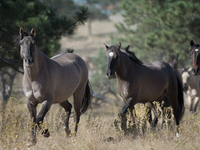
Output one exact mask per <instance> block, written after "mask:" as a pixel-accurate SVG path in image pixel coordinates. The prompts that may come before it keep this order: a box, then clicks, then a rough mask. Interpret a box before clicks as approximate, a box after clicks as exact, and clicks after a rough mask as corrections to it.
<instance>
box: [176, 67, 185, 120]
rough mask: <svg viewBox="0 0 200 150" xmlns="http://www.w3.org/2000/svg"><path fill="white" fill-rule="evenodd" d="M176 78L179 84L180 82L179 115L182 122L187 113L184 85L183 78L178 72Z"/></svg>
mask: <svg viewBox="0 0 200 150" xmlns="http://www.w3.org/2000/svg"><path fill="white" fill-rule="evenodd" d="M175 72H176V71H175ZM176 77H177V82H178V113H179V120H181V119H182V117H183V115H184V112H185V107H184V96H183V84H182V78H181V76H180V74H179V73H177V72H176Z"/></svg>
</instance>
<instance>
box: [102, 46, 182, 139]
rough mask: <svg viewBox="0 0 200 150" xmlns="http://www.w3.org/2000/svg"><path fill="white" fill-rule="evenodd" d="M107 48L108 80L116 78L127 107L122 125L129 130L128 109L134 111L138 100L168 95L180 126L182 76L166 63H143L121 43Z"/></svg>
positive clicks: (121, 114)
mask: <svg viewBox="0 0 200 150" xmlns="http://www.w3.org/2000/svg"><path fill="white" fill-rule="evenodd" d="M104 45H105V49H106V76H107V78H108V79H112V78H117V90H118V93H119V94H120V96H121V97H122V98H123V101H124V104H125V105H124V107H123V108H122V110H121V112H120V116H121V128H122V130H124V132H125V133H126V131H127V125H126V122H127V118H126V113H127V110H128V109H129V110H130V112H131V115H133V114H132V111H133V109H134V105H135V104H136V103H147V102H153V101H155V100H157V99H159V98H160V97H162V95H165V96H166V97H167V98H168V100H169V102H170V105H171V107H172V108H173V114H174V117H175V121H176V125H177V133H176V135H177V136H179V124H180V120H181V118H182V116H183V114H184V110H185V109H184V99H183V86H182V79H181V78H180V76H179V75H177V74H176V72H175V71H174V70H173V68H172V67H171V66H170V65H169V64H168V63H166V62H163V61H155V62H151V63H147V64H143V63H142V62H141V61H140V60H139V59H138V58H137V57H136V56H135V54H134V53H133V52H131V51H129V50H128V47H129V46H128V47H127V48H125V50H122V49H121V43H119V45H118V46H110V47H109V46H107V45H106V44H104Z"/></svg>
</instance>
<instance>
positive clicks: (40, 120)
mask: <svg viewBox="0 0 200 150" xmlns="http://www.w3.org/2000/svg"><path fill="white" fill-rule="evenodd" d="M51 105H52V102H51V101H49V100H45V101H43V102H42V108H41V110H40V112H39V114H38V116H37V117H36V121H35V122H36V123H37V124H38V126H39V129H41V125H42V123H43V120H44V116H45V115H46V113H47V112H48V111H49V109H50V107H51ZM42 134H43V135H44V137H49V136H50V133H49V131H48V129H45V130H44V131H43V132H42Z"/></svg>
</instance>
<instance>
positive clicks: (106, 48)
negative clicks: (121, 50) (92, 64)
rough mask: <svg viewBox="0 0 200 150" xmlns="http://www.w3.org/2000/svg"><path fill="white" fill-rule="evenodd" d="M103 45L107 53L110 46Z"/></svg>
mask: <svg viewBox="0 0 200 150" xmlns="http://www.w3.org/2000/svg"><path fill="white" fill-rule="evenodd" d="M103 45H104V46H105V50H106V51H107V50H108V49H109V46H107V45H106V44H105V43H103Z"/></svg>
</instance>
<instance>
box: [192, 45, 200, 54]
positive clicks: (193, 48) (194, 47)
mask: <svg viewBox="0 0 200 150" xmlns="http://www.w3.org/2000/svg"><path fill="white" fill-rule="evenodd" d="M198 47H200V44H196V45H194V46H192V47H191V49H190V53H191V52H193V51H196V49H198Z"/></svg>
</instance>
